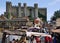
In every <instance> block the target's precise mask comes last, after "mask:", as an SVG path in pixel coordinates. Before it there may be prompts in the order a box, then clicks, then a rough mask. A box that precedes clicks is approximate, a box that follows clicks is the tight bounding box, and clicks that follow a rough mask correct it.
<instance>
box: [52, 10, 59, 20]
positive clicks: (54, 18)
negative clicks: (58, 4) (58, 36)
mask: <svg viewBox="0 0 60 43" xmlns="http://www.w3.org/2000/svg"><path fill="white" fill-rule="evenodd" d="M57 18H60V10H58V11H55V12H54V16H52V17H51V21H53V20H56V19H57Z"/></svg>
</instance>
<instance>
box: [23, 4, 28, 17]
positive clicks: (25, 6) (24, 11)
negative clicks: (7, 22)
mask: <svg viewBox="0 0 60 43" xmlns="http://www.w3.org/2000/svg"><path fill="white" fill-rule="evenodd" d="M23 5H24V10H23V13H24V16H27V12H26V11H27V5H26V3H24V4H23Z"/></svg>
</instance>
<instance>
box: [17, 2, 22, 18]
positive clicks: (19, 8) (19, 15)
mask: <svg viewBox="0 0 60 43" xmlns="http://www.w3.org/2000/svg"><path fill="white" fill-rule="evenodd" d="M18 17H22V15H21V3H18Z"/></svg>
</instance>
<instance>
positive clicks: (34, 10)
mask: <svg viewBox="0 0 60 43" xmlns="http://www.w3.org/2000/svg"><path fill="white" fill-rule="evenodd" d="M26 17H31V18H33V19H35V18H37V17H42V18H43V19H44V20H46V19H47V8H38V4H36V3H35V4H34V7H31V6H27V4H26V3H24V4H23V6H21V3H18V6H12V3H11V2H6V12H4V15H2V16H0V28H5V27H6V29H8V28H10V29H12V28H15V27H16V28H20V27H21V26H22V25H26V23H27V19H26Z"/></svg>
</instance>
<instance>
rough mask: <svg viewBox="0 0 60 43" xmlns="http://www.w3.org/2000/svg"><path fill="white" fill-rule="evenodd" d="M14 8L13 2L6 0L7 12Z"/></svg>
mask: <svg viewBox="0 0 60 43" xmlns="http://www.w3.org/2000/svg"><path fill="white" fill-rule="evenodd" d="M11 10H12V3H11V2H6V12H8V13H11Z"/></svg>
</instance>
